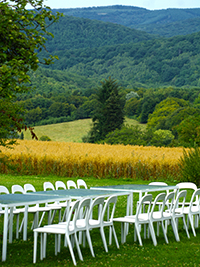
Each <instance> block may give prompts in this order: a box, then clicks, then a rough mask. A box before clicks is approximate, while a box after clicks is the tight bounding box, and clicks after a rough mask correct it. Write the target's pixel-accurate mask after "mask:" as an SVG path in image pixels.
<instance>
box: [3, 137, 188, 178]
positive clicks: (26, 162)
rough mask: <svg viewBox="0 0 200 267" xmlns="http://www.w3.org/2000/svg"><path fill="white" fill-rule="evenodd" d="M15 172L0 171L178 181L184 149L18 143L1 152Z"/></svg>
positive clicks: (65, 143) (25, 141)
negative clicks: (179, 163)
mask: <svg viewBox="0 0 200 267" xmlns="http://www.w3.org/2000/svg"><path fill="white" fill-rule="evenodd" d="M1 151H2V154H3V155H5V156H8V157H9V160H8V161H7V162H9V163H10V164H11V166H12V167H14V168H12V169H9V168H8V167H7V166H6V164H2V165H1V172H3V173H8V172H17V173H19V174H45V175H49V174H54V175H58V176H66V177H76V176H79V177H84V176H94V177H115V178H117V177H130V178H132V179H137V178H142V179H145V180H149V179H151V178H152V177H153V178H154V179H157V178H161V177H162V178H168V177H174V179H178V178H179V177H178V175H179V174H178V169H179V167H178V161H179V159H180V157H181V156H182V154H183V149H182V148H165V147H143V146H129V145H128V146H124V145H106V144H104V145H103V144H86V143H67V142H42V141H35V140H19V141H18V145H16V146H15V147H14V149H6V148H2V149H1Z"/></svg>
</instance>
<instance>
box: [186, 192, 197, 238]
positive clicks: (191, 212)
mask: <svg viewBox="0 0 200 267" xmlns="http://www.w3.org/2000/svg"><path fill="white" fill-rule="evenodd" d="M197 200H198V201H197ZM183 213H184V214H185V215H187V216H188V218H187V219H188V223H189V222H190V225H191V228H192V232H193V235H194V236H196V231H195V226H194V220H193V219H194V216H198V217H199V216H200V189H197V190H195V191H194V193H193V194H192V197H191V200H190V205H189V206H187V207H184V209H183Z"/></svg>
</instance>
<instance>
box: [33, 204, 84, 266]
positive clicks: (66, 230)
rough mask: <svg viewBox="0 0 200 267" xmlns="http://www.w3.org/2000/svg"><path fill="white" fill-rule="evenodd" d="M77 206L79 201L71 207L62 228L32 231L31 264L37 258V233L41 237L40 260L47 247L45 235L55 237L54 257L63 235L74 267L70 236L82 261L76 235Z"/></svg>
mask: <svg viewBox="0 0 200 267" xmlns="http://www.w3.org/2000/svg"><path fill="white" fill-rule="evenodd" d="M78 206H79V200H77V201H75V202H74V205H73V206H71V208H70V211H69V213H68V217H67V221H66V223H65V224H64V227H63V226H62V225H61V224H53V225H48V226H44V227H40V228H36V229H34V230H33V231H34V250H33V263H36V258H37V237H38V233H40V235H41V244H40V259H41V260H43V259H44V258H46V245H47V234H54V235H55V255H57V253H58V252H59V251H60V242H59V241H60V236H61V235H64V236H65V238H66V240H67V244H68V246H69V250H70V254H71V257H72V260H73V263H74V265H76V259H75V255H74V251H73V246H72V243H71V239H70V237H71V236H74V238H75V243H76V247H77V251H78V255H79V258H80V259H81V260H83V256H82V253H81V250H80V247H79V242H78V238H77V233H76V227H75V224H76V219H77V210H78Z"/></svg>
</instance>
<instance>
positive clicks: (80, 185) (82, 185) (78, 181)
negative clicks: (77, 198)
mask: <svg viewBox="0 0 200 267" xmlns="http://www.w3.org/2000/svg"><path fill="white" fill-rule="evenodd" d="M77 186H78V188H81V187H84V188H85V189H87V188H88V187H87V184H86V182H85V181H84V180H82V179H78V180H77Z"/></svg>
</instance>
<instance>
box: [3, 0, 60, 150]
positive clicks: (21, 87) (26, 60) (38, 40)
mask: <svg viewBox="0 0 200 267" xmlns="http://www.w3.org/2000/svg"><path fill="white" fill-rule="evenodd" d="M29 3H30V5H31V6H32V7H33V9H31V10H28V9H26V5H27V1H25V0H20V1H15V0H11V1H6V0H5V1H1V2H0V16H1V19H0V101H1V103H0V116H1V124H0V129H1V130H0V145H2V146H6V145H12V144H13V143H14V141H13V140H8V138H9V136H10V133H11V132H16V131H20V130H21V128H23V124H22V109H20V107H19V105H18V103H15V102H14V99H15V97H16V94H21V93H24V92H27V91H28V89H29V88H28V87H27V86H26V84H25V83H27V82H28V81H29V75H28V72H29V70H33V71H35V70H36V69H37V68H38V64H39V59H38V54H37V51H40V50H41V49H43V48H45V41H46V39H45V37H44V35H45V36H46V35H51V34H50V33H49V32H48V31H47V29H46V28H47V26H48V25H49V24H51V23H53V22H55V21H57V20H58V17H59V16H58V14H57V15H53V14H52V12H51V9H50V8H49V7H46V6H44V5H43V1H40V0H31V1H29ZM43 7H45V8H43ZM54 58H55V57H51V56H50V57H47V58H43V60H42V62H43V64H50V63H51V62H52V60H53V59H54ZM32 134H33V137H34V136H35V135H34V133H33V132H32Z"/></svg>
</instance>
